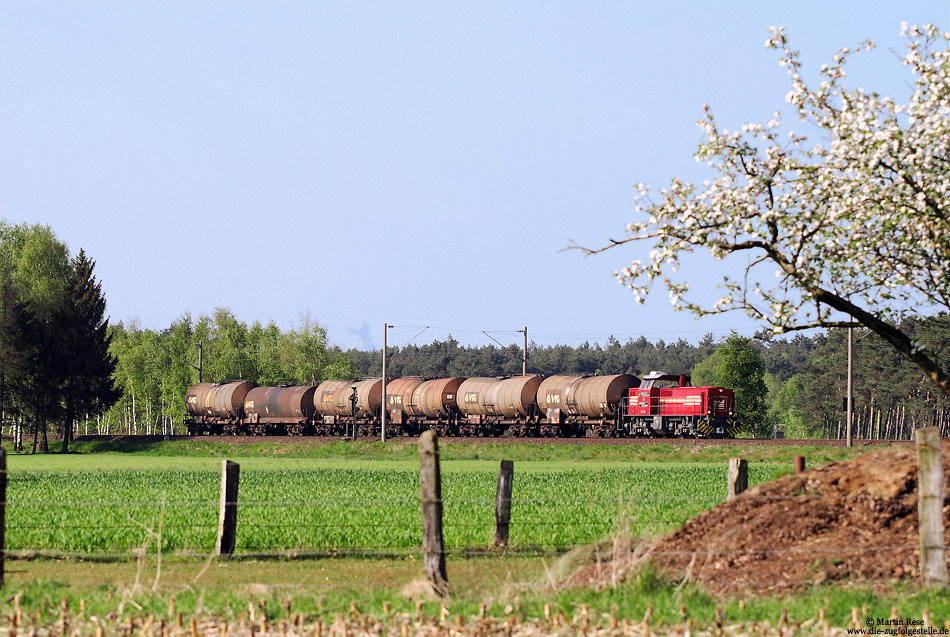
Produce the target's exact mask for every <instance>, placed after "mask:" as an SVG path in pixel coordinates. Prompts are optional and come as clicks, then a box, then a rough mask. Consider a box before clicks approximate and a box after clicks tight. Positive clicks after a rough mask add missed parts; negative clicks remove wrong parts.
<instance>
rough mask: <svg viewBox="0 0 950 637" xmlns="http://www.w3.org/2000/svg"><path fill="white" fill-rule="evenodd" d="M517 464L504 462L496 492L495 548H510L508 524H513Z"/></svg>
mask: <svg viewBox="0 0 950 637" xmlns="http://www.w3.org/2000/svg"><path fill="white" fill-rule="evenodd" d="M514 476H515V463H514V462H512V461H511V460H502V461H501V468H500V469H499V470H498V488H497V490H496V491H495V546H508V524H509V523H510V522H511V486H512V481H513V480H514Z"/></svg>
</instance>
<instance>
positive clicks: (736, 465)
mask: <svg viewBox="0 0 950 637" xmlns="http://www.w3.org/2000/svg"><path fill="white" fill-rule="evenodd" d="M728 481H729V497H728V498H726V500H727V501H728V500H732V499H733V498H735V497H736V496H737V495H739V494H740V493H742V492H743V491H745V490H746V489H747V488H749V462H748V461H747V460H743V459H742V458H729V476H728Z"/></svg>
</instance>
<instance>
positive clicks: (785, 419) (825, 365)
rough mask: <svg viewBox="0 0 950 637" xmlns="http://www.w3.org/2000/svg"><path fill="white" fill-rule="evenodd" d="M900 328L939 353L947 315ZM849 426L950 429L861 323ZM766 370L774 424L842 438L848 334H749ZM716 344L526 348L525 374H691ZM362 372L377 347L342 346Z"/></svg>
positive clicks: (396, 369) (502, 361) (447, 367)
mask: <svg viewBox="0 0 950 637" xmlns="http://www.w3.org/2000/svg"><path fill="white" fill-rule="evenodd" d="M903 327H905V328H906V329H908V330H909V331H910V332H911V333H912V334H914V335H915V337H916V338H917V340H918V342H919V343H921V345H922V346H925V347H928V348H930V349H932V350H935V351H937V352H938V355H939V356H938V357H939V358H940V360H945V359H946V358H947V356H948V354H950V352H948V351H945V350H941V347H942V346H943V345H945V344H946V343H947V342H948V340H950V339H948V335H950V331H948V330H950V324H948V319H947V317H942V316H941V317H935V318H932V319H928V320H926V321H921V320H914V319H907V320H905V322H904V324H903ZM853 341H854V356H853V365H854V371H853V378H854V387H853V392H854V401H855V402H854V409H855V431H856V435H857V436H858V437H860V438H897V437H900V438H907V437H910V436H911V435H912V430H913V428H915V427H917V426H924V425H939V426H941V427H942V429H943V432H944V435H945V436H946V435H948V434H950V401H948V399H947V398H946V397H944V396H943V395H942V394H941V393H940V392H939V391H937V389H936V387H934V386H933V385H932V383H931V382H930V381H929V380H927V379H926V378H924V376H923V374H922V373H921V371H920V369H919V368H918V367H916V366H915V365H913V364H911V363H909V362H907V361H906V360H905V359H903V358H902V357H901V356H900V355H898V353H897V352H896V351H895V350H894V349H893V348H892V347H891V346H890V345H889V344H887V343H885V342H884V341H882V340H881V339H880V338H879V337H878V336H877V335H875V334H873V333H871V332H869V331H868V330H865V329H855V330H854V333H853ZM750 343H751V344H752V346H753V347H754V348H755V349H756V350H757V351H758V353H759V355H760V357H761V360H762V364H763V366H764V368H765V372H766V374H765V379H766V385H767V387H768V390H769V391H768V396H767V397H766V402H767V404H768V406H769V416H770V418H771V420H772V421H773V423H774V424H775V425H778V426H781V427H783V429H784V431H785V434H786V435H787V436H789V437H830V438H837V437H843V436H844V435H845V434H844V430H843V426H844V420H845V418H844V416H845V409H844V404H845V403H844V400H845V397H846V396H847V372H848V331H847V330H846V329H832V330H829V331H827V332H821V333H817V334H814V335H809V336H806V335H802V334H798V335H794V336H791V337H790V338H788V339H785V338H773V339H761V338H753V339H750ZM717 345H718V341H717V340H716V339H715V338H714V337H713V336H712V335H711V334H707V335H706V336H705V337H704V338H702V339H700V341H699V342H698V343H696V344H692V343H689V342H687V341H686V340H684V339H679V340H676V341H673V342H669V343H668V342H666V341H663V340H659V341H656V342H651V341H648V340H647V339H646V338H644V337H642V336H641V337H640V338H639V339H635V340H634V339H629V340H627V341H626V342H623V343H621V342H620V341H618V340H617V339H614V338H610V339H608V341H607V342H606V343H605V344H603V345H600V344H597V343H594V344H590V343H583V344H582V345H579V346H576V347H572V346H569V345H554V346H546V347H541V346H539V345H537V344H535V343H529V345H528V362H527V369H528V373H537V374H542V375H544V376H549V375H553V374H633V375H635V376H642V375H643V374H646V373H648V372H650V371H652V370H660V371H664V372H668V373H690V372H691V371H692V370H693V369H694V368H695V367H696V365H697V364H698V363H700V362H701V361H703V360H705V359H706V358H708V357H709V356H710V355H712V353H713V352H714V351H715V350H716V347H717ZM344 353H345V354H346V355H347V356H348V357H349V358H350V360H351V361H352V363H353V365H354V366H355V368H356V369H357V370H358V371H359V373H360V375H362V376H379V375H381V373H382V369H381V366H382V356H381V352H380V351H379V350H376V351H371V352H366V351H361V350H355V349H351V350H348V351H346V352H344ZM521 366H522V349H521V347H518V346H515V345H512V346H509V347H504V348H502V347H497V346H493V345H487V346H482V347H463V346H461V345H460V344H459V343H458V341H456V340H454V339H452V338H451V337H450V338H449V339H448V340H446V341H436V342H434V343H430V344H426V345H409V346H406V347H401V348H392V347H391V348H389V350H388V356H387V374H388V376H389V377H390V378H396V377H400V376H425V377H430V378H438V377H452V376H460V377H471V376H503V375H515V374H520V373H521Z"/></svg>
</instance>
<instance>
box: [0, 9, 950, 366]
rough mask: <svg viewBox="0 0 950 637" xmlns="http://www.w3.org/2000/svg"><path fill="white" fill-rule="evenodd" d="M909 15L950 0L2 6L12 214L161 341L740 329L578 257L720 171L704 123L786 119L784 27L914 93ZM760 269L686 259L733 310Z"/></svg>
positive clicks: (823, 57) (0, 165) (356, 342)
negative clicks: (220, 312) (186, 332)
mask: <svg viewBox="0 0 950 637" xmlns="http://www.w3.org/2000/svg"><path fill="white" fill-rule="evenodd" d="M903 21H906V22H908V23H910V24H915V23H919V24H924V23H927V22H932V23H934V24H936V25H937V26H939V27H941V28H943V29H947V28H950V3H948V1H947V0H940V1H916V0H907V1H905V2H901V3H897V2H875V1H870V0H861V1H850V0H849V1H839V2H828V1H827V0H822V1H821V2H812V1H808V0H805V1H802V2H794V3H792V2H716V3H713V2H676V1H672V2H662V3H660V2H632V1H630V2H620V1H619V0H618V1H612V2H559V1H553V0H550V1H548V0H546V1H544V2H524V1H510V0H507V1H503V2H491V1H486V2H481V1H480V2H387V3H382V2H341V1H335V2H317V1H303V0H299V1H293V2H267V3H263V2H235V1H228V2H223V1H222V2H192V1H188V2H178V1H163V2H154V3H145V2H118V1H116V2H98V1H89V2H72V1H70V2H65V1H64V2H45V1H42V0H31V1H30V2H12V3H4V5H3V7H2V8H0V86H2V87H3V91H2V97H0V218H3V219H6V220H7V221H8V222H11V223H23V222H26V223H29V224H37V223H38V224H43V225H49V226H50V227H51V228H52V229H53V231H54V232H55V233H56V235H57V236H58V237H59V239H60V240H62V241H63V242H64V243H66V244H67V246H68V247H69V248H70V250H71V251H72V252H73V253H76V252H78V251H79V249H80V248H82V249H85V251H86V253H87V254H88V255H89V256H91V257H92V258H93V259H95V261H96V263H97V266H96V274H97V275H98V277H99V279H100V281H101V282H102V286H103V290H104V292H105V295H106V298H107V302H108V314H109V316H110V320H111V321H113V322H117V321H124V322H126V323H128V322H129V321H133V320H134V321H137V322H138V324H139V325H140V326H142V327H147V328H152V329H162V328H165V327H167V326H168V325H169V324H170V323H171V322H172V321H174V320H176V319H177V318H179V317H181V316H182V315H183V314H185V313H186V312H190V313H191V314H192V315H193V316H197V315H200V314H210V313H212V312H213V311H214V310H215V308H219V307H227V308H230V310H231V311H232V312H233V313H234V315H235V316H236V317H237V318H238V319H240V320H242V321H245V322H247V323H252V322H254V321H261V322H265V323H266V322H268V321H271V320H273V321H275V322H276V323H277V324H278V325H280V326H281V328H283V329H290V328H292V327H293V326H294V325H296V324H299V322H300V321H301V317H302V316H304V315H309V316H310V317H311V318H312V319H313V320H315V321H317V322H319V323H320V324H321V325H322V326H323V327H325V328H326V329H327V333H328V337H329V340H330V342H331V343H333V344H336V345H340V346H341V347H344V348H351V347H353V348H363V349H367V348H379V347H380V346H381V344H382V339H383V325H384V324H390V325H393V328H392V329H390V330H389V344H390V345H397V346H403V345H406V344H408V343H410V342H411V343H423V342H429V341H431V340H433V339H439V340H444V339H445V338H447V337H448V335H450V334H451V335H452V336H453V337H455V338H456V339H458V340H459V341H461V342H462V343H463V344H469V345H476V346H477V345H484V344H490V343H493V342H498V343H502V344H509V343H514V344H520V343H521V342H522V338H523V336H522V335H521V334H519V333H518V332H517V330H521V329H523V328H525V327H527V329H528V336H529V339H530V340H532V341H534V342H535V343H537V344H538V345H541V346H545V345H553V344H555V343H564V344H569V345H578V344H580V343H582V342H585V341H589V342H591V343H593V342H599V343H604V342H605V341H606V339H607V337H608V336H609V335H614V336H616V337H617V338H619V339H620V340H621V341H624V340H626V339H627V338H634V339H636V338H639V337H640V336H641V335H642V336H645V337H646V338H647V339H649V340H651V341H657V340H660V339H663V340H665V341H667V342H671V341H675V340H677V339H679V338H684V339H686V340H688V341H691V342H695V341H696V340H698V339H699V338H701V337H702V336H703V335H704V334H707V333H711V334H713V336H714V337H716V338H717V339H718V338H721V337H724V336H725V335H727V334H728V333H729V332H730V330H736V331H737V332H739V333H740V334H743V335H747V336H751V335H752V334H753V333H754V332H755V331H756V330H757V329H758V327H760V326H758V325H757V324H756V323H755V322H754V321H752V319H749V318H748V317H746V316H745V315H741V314H728V315H724V316H713V317H705V318H702V319H695V318H693V317H692V315H689V314H687V313H685V312H674V311H673V309H672V308H671V307H670V304H669V301H668V299H667V296H666V293H665V290H663V289H661V288H657V289H656V290H655V292H654V294H653V296H651V298H650V300H649V301H648V302H647V304H646V305H643V306H641V305H638V304H637V303H636V302H635V300H634V298H633V295H632V293H630V292H629V291H627V290H625V289H624V288H623V287H622V286H621V285H620V284H619V283H617V281H616V280H615V279H614V278H613V277H612V273H613V272H614V271H615V270H618V269H620V268H623V267H624V266H625V265H627V264H628V263H629V262H630V261H631V260H632V259H636V258H643V257H644V256H645V253H646V252H648V251H649V246H647V245H628V246H624V247H621V248H617V249H614V250H611V251H608V252H606V253H603V254H600V255H596V256H591V257H586V258H585V257H584V256H583V255H582V254H581V253H579V252H578V251H564V248H565V247H566V246H568V245H569V243H570V242H571V241H575V242H577V243H578V244H581V245H584V246H588V247H600V246H601V245H603V244H605V243H606V242H607V240H608V239H609V238H611V237H614V238H622V237H623V235H624V228H625V224H626V223H629V222H630V221H633V220H635V219H637V217H636V216H635V214H634V194H635V189H634V184H636V183H638V182H644V183H647V184H650V185H651V186H653V187H654V188H655V189H660V188H662V187H664V186H666V185H667V184H668V183H669V181H670V180H671V179H673V178H675V177H681V178H685V179H690V180H699V181H701V180H702V179H704V178H706V177H708V176H709V175H708V174H706V173H704V172H703V166H702V165H699V164H697V162H696V161H695V160H694V159H693V157H692V155H693V153H694V152H695V151H696V149H697V146H698V143H699V141H700V132H699V129H698V128H697V127H696V120H697V118H698V117H699V116H700V115H701V112H702V106H703V104H709V105H710V106H711V108H712V111H713V113H714V114H715V115H716V117H717V120H718V121H719V122H720V124H721V125H722V126H723V127H724V128H732V129H734V128H738V127H739V126H741V125H742V124H743V123H746V122H752V121H759V122H765V121H767V120H768V119H770V118H771V116H772V114H773V113H774V112H775V111H782V112H783V114H786V115H787V117H786V121H790V120H792V119H793V118H792V117H791V111H790V110H789V109H788V107H787V105H785V103H784V96H785V94H786V93H787V92H788V89H789V82H788V78H787V75H786V72H785V70H784V69H782V68H780V67H779V66H778V53H777V52H776V51H768V50H766V48H765V42H766V38H767V37H768V29H769V27H770V26H773V25H775V26H785V27H786V30H787V33H788V35H789V37H790V39H791V44H792V47H793V48H795V49H798V50H799V51H801V53H802V60H803V63H804V64H805V66H806V68H807V69H809V70H810V71H813V72H814V74H813V75H812V76H811V77H815V76H817V69H818V67H819V66H820V65H821V64H822V63H824V62H830V60H831V57H832V56H833V55H834V53H835V52H836V51H837V50H838V48H839V47H841V46H854V45H856V44H858V43H859V42H861V41H862V40H864V39H868V38H870V39H872V40H874V41H875V42H876V43H877V44H878V48H877V49H876V50H875V51H873V52H872V53H871V54H868V55H865V56H863V58H862V61H861V62H860V63H858V64H853V65H849V70H850V73H849V77H850V80H851V83H850V85H851V86H863V87H864V88H866V89H868V90H876V91H878V92H880V93H883V94H888V95H892V96H894V97H897V98H900V99H904V98H906V96H907V95H908V94H909V93H910V88H909V86H908V83H907V80H908V77H909V76H908V75H907V73H906V70H904V69H903V68H902V67H901V66H900V64H899V62H897V59H896V57H895V52H896V53H900V52H901V51H902V50H903V46H904V45H903V40H902V39H901V38H900V28H901V22H903ZM807 78H808V76H806V79H807ZM744 265H745V262H744V261H727V262H716V261H714V260H712V259H710V258H706V257H702V258H696V259H691V260H689V261H687V262H686V263H685V265H684V268H690V269H691V270H690V277H691V286H692V288H693V289H694V290H695V289H700V290H709V292H708V293H709V296H710V297H711V298H718V296H721V295H720V294H715V287H716V285H717V283H718V282H719V281H720V280H721V276H722V275H723V274H728V273H729V272H728V269H729V268H732V269H733V270H734V271H738V270H741V269H742V267H743V266H744ZM684 271H685V270H684ZM693 273H695V274H693ZM426 328H427V329H426ZM485 332H488V334H485Z"/></svg>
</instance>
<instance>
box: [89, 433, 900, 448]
mask: <svg viewBox="0 0 950 637" xmlns="http://www.w3.org/2000/svg"><path fill="white" fill-rule="evenodd" d="M74 440H75V441H77V442H84V441H85V442H112V443H119V444H121V443H123V442H128V443H130V444H148V443H158V442H164V441H177V440H201V441H207V442H221V443H228V444H230V445H240V444H247V445H251V444H260V443H278V444H287V445H292V444H300V443H311V444H329V443H335V442H341V441H350V439H348V438H341V437H340V436H305V437H302V436H228V435H199V436H191V435H180V436H178V435H176V436H162V435H144V434H143V435H134V434H128V435H126V434H123V435H94V434H89V435H83V436H76V437H75V439H74ZM417 440H418V438H417V437H415V436H401V437H397V438H390V439H389V441H388V442H387V444H390V443H391V444H414V443H415V442H416V441H417ZM366 441H371V442H373V441H375V442H378V441H379V438H378V437H358V438H357V442H366ZM440 441H441V442H442V443H443V444H445V443H448V444H473V445H477V444H489V443H491V444H497V443H499V442H504V443H514V444H524V445H575V446H583V445H612V446H613V445H617V446H653V445H664V444H666V445H669V444H673V445H676V446H677V447H694V448H705V447H719V446H726V447H734V446H749V445H752V446H762V447H802V446H816V447H845V446H847V441H845V440H844V439H825V438H818V439H794V438H778V439H771V438H768V439H762V438H759V439H756V438H524V437H517V436H502V437H494V438H485V437H481V438H472V437H452V436H449V437H443V438H440ZM909 444H913V441H910V440H855V441H854V446H855V447H871V446H875V447H877V446H884V447H886V446H892V445H909Z"/></svg>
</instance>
